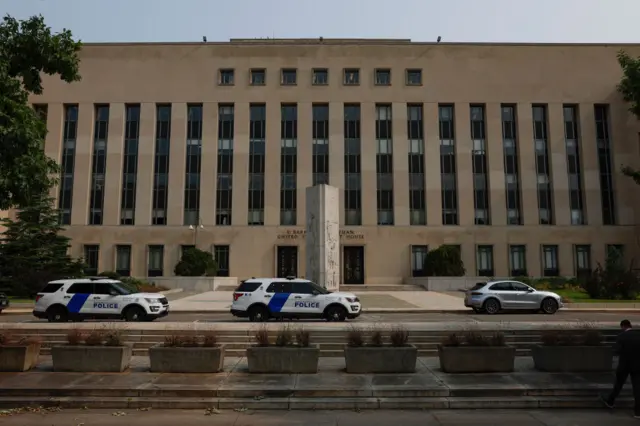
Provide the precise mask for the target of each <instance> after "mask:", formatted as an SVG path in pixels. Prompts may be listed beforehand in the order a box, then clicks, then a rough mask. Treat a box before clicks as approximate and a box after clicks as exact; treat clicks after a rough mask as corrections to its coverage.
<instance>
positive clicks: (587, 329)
mask: <svg viewBox="0 0 640 426" xmlns="http://www.w3.org/2000/svg"><path fill="white" fill-rule="evenodd" d="M540 340H541V342H542V345H543V346H600V345H602V343H603V342H604V337H603V335H602V333H601V332H600V331H599V330H597V329H596V328H595V327H594V326H593V325H592V324H588V323H585V324H581V325H579V326H578V327H575V328H571V329H568V330H561V329H548V330H544V331H543V332H542V333H541V334H540Z"/></svg>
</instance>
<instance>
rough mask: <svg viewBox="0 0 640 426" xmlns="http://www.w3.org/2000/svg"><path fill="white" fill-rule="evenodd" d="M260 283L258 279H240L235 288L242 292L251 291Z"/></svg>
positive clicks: (258, 286)
mask: <svg viewBox="0 0 640 426" xmlns="http://www.w3.org/2000/svg"><path fill="white" fill-rule="evenodd" d="M261 285H262V283H261V282H260V281H242V282H241V283H240V285H239V286H238V288H237V289H236V290H235V291H237V292H242V293H253V292H254V291H256V290H257V289H258V288H260V286H261Z"/></svg>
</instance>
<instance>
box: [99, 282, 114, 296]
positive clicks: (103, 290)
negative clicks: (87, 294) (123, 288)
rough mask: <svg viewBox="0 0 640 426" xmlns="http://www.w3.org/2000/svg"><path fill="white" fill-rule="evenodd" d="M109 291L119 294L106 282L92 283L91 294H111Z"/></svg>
mask: <svg viewBox="0 0 640 426" xmlns="http://www.w3.org/2000/svg"><path fill="white" fill-rule="evenodd" d="M111 293H116V294H120V292H119V291H117V290H116V288H115V287H114V286H112V285H111V284H107V283H94V284H93V294H102V295H111Z"/></svg>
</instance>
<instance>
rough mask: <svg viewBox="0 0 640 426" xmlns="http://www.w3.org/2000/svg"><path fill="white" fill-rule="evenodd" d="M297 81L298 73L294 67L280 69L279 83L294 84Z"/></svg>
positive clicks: (284, 84)
mask: <svg viewBox="0 0 640 426" xmlns="http://www.w3.org/2000/svg"><path fill="white" fill-rule="evenodd" d="M297 82H298V73H297V70H296V69H295V68H285V69H283V70H282V80H281V83H282V85H283V86H295V85H296V83H297Z"/></svg>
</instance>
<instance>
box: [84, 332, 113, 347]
mask: <svg viewBox="0 0 640 426" xmlns="http://www.w3.org/2000/svg"><path fill="white" fill-rule="evenodd" d="M106 340H107V336H106V333H105V332H104V331H102V330H98V329H93V330H91V331H90V332H89V333H88V334H87V335H86V337H85V338H84V344H85V345H87V346H102V345H103V344H104V342H105V341H106Z"/></svg>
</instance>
